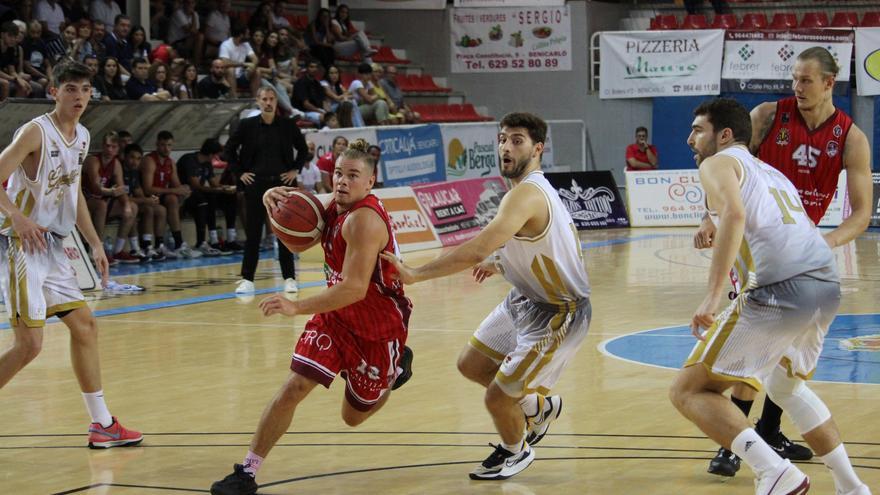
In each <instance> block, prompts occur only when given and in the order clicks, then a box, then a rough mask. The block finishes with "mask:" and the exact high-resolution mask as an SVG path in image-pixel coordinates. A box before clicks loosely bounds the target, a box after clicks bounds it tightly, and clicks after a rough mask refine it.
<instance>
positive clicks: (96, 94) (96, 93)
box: [83, 54, 121, 148]
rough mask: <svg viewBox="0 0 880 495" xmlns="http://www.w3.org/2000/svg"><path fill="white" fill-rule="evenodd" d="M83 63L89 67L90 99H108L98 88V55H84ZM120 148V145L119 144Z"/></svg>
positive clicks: (99, 77)
mask: <svg viewBox="0 0 880 495" xmlns="http://www.w3.org/2000/svg"><path fill="white" fill-rule="evenodd" d="M83 64H85V66H86V67H88V68H89V71H91V73H92V100H94V101H110V97H109V96H107V95H105V94H104V93H102V92H101V90H100V89H99V88H98V84H100V79H101V76H100V75H98V71H99V70H100V64H99V63H98V57H96V56H95V55H94V54H91V55H86V58H85V60H83ZM120 148H121V145H120Z"/></svg>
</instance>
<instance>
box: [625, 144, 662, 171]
mask: <svg viewBox="0 0 880 495" xmlns="http://www.w3.org/2000/svg"><path fill="white" fill-rule="evenodd" d="M648 150H651V153H654V156H655V157H658V158H659V155H658V154H657V147H656V146H654V145H653V144H649V145H648V147H647V149H645V151H642V150H641V148H639V144H638V143H633V144H631V145H629V146H627V147H626V169H627V170H653V169H655V168H657V167H656V166H652V167H651V168H650V169H646V168H633V167H631V166H630V164H629V159H630V158H635V159H636V160H638V161H640V162H642V163H651V161H650V160H648Z"/></svg>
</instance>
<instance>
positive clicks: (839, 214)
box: [819, 170, 852, 227]
mask: <svg viewBox="0 0 880 495" xmlns="http://www.w3.org/2000/svg"><path fill="white" fill-rule="evenodd" d="M851 214H852V208H850V205H849V192H848V191H847V189H846V170H841V171H840V175H839V176H838V177H837V189H836V190H835V191H834V198H833V199H832V200H831V203H830V204H829V205H828V209H827V210H825V215H823V216H822V219H821V220H819V226H820V227H837V226H838V225H840V224H841V223H843V219H844V218H846V217H848V216H850V215H851Z"/></svg>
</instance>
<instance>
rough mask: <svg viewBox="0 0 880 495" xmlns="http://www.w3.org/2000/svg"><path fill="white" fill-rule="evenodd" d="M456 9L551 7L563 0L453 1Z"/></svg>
mask: <svg viewBox="0 0 880 495" xmlns="http://www.w3.org/2000/svg"><path fill="white" fill-rule="evenodd" d="M453 5H455V6H456V7H552V6H559V5H565V0H455V2H453Z"/></svg>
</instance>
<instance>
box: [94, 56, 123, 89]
mask: <svg viewBox="0 0 880 495" xmlns="http://www.w3.org/2000/svg"><path fill="white" fill-rule="evenodd" d="M92 85H93V86H94V87H95V89H96V90H97V91H100V93H101V96H102V99H103V97H107V98H108V99H110V100H127V99H128V92H127V91H126V89H125V85H123V84H122V74H121V73H120V71H119V61H118V60H116V57H107V58H105V59H104V61H103V62H101V64H100V68H99V69H98V77H97V78H96V79H94V80H93V82H92Z"/></svg>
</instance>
